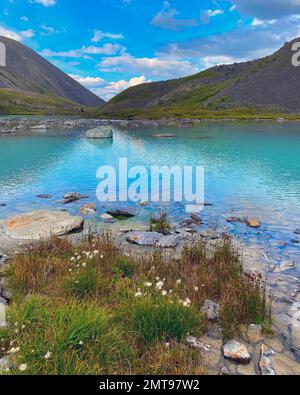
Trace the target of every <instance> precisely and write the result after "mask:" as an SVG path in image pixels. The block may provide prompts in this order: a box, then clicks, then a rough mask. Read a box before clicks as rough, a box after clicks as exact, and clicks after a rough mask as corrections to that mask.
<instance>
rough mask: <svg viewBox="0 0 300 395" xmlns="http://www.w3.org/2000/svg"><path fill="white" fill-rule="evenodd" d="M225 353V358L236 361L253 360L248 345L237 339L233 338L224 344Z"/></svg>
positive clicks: (246, 361) (245, 361)
mask: <svg viewBox="0 0 300 395" xmlns="http://www.w3.org/2000/svg"><path fill="white" fill-rule="evenodd" d="M223 354H224V357H225V358H229V359H232V360H233V361H236V362H241V363H248V362H250V360H251V355H250V353H249V351H248V349H247V347H246V346H245V345H244V344H242V343H239V342H237V341H235V340H231V341H229V342H227V343H226V344H225V345H224V346H223Z"/></svg>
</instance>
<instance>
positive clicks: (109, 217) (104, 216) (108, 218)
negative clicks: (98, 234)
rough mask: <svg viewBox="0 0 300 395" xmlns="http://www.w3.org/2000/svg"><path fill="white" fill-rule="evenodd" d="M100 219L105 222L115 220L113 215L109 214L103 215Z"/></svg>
mask: <svg viewBox="0 0 300 395" xmlns="http://www.w3.org/2000/svg"><path fill="white" fill-rule="evenodd" d="M100 218H101V219H104V220H112V219H114V217H113V216H112V215H110V214H107V213H103V214H101V215H100Z"/></svg>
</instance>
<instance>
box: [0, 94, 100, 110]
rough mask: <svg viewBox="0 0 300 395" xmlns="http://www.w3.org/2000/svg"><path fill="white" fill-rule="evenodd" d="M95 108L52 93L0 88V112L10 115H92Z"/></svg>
mask: <svg viewBox="0 0 300 395" xmlns="http://www.w3.org/2000/svg"><path fill="white" fill-rule="evenodd" d="M94 112H95V109H91V108H87V107H84V106H82V105H80V104H78V103H75V102H73V101H71V100H68V99H65V98H63V97H60V96H55V95H53V94H41V93H33V92H32V93H30V92H28V93H27V92H26V93H25V92H18V91H14V90H10V89H0V114H5V115H7V114H12V115H23V114H26V115H47V114H65V115H74V114H81V115H85V116H88V115H92V114H93V113H94Z"/></svg>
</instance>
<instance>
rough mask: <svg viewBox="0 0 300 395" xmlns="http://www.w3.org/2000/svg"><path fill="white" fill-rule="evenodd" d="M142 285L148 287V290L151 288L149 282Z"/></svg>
mask: <svg viewBox="0 0 300 395" xmlns="http://www.w3.org/2000/svg"><path fill="white" fill-rule="evenodd" d="M144 285H145V287H148V288H150V287H152V283H150V282H147V283H145V284H144Z"/></svg>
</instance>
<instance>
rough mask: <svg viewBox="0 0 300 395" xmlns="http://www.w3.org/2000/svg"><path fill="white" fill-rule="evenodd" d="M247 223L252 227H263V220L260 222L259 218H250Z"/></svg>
mask: <svg viewBox="0 0 300 395" xmlns="http://www.w3.org/2000/svg"><path fill="white" fill-rule="evenodd" d="M246 223H247V225H248V226H250V228H260V227H261V222H260V219H259V218H248V219H247V221H246Z"/></svg>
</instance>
